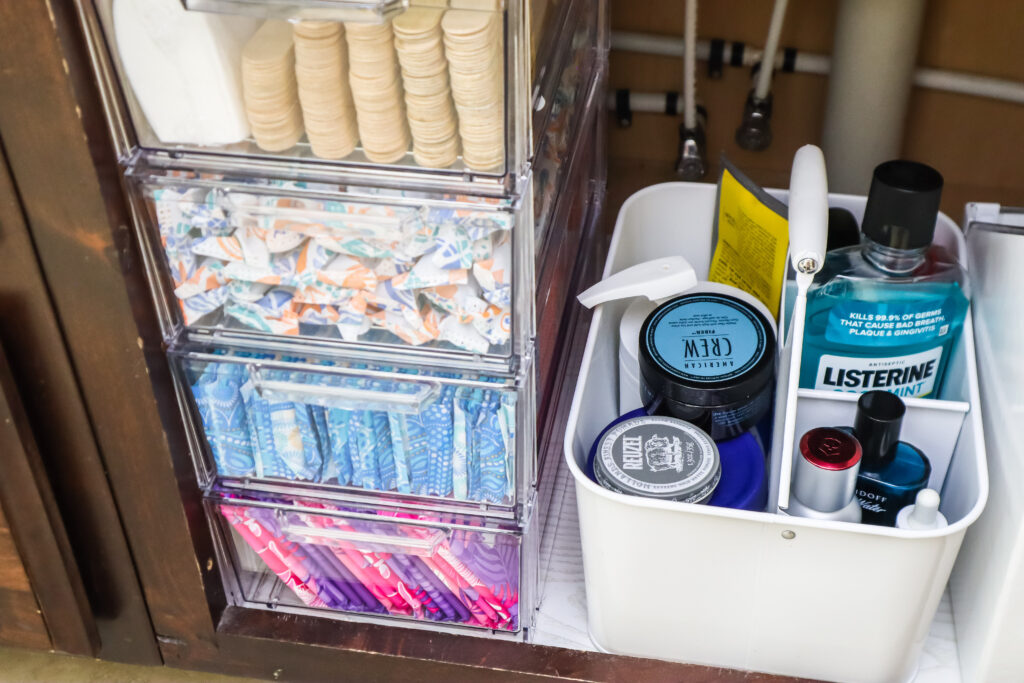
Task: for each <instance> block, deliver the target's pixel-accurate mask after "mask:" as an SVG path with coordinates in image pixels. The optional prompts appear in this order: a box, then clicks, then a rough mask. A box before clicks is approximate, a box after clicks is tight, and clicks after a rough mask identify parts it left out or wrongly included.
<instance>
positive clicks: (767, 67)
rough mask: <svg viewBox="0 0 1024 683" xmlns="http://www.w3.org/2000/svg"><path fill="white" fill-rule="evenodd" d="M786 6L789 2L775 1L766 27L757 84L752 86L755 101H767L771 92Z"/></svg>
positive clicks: (784, 0)
mask: <svg viewBox="0 0 1024 683" xmlns="http://www.w3.org/2000/svg"><path fill="white" fill-rule="evenodd" d="M788 4H789V0H775V7H774V9H772V19H771V23H770V24H769V26H768V37H767V38H766V39H765V41H764V55H763V58H762V61H761V69H760V70H759V71H758V72H757V84H756V85H755V86H754V99H755V100H764V99H767V98H768V94H769V93H770V92H771V91H772V71H774V68H775V55H776V53H777V52H778V50H779V36H780V35H781V34H782V24H783V22H784V21H785V19H786V7H787V5H788Z"/></svg>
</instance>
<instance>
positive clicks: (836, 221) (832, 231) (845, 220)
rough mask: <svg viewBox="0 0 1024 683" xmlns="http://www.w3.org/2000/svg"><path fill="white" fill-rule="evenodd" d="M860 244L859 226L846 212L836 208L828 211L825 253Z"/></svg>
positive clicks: (851, 215)
mask: <svg viewBox="0 0 1024 683" xmlns="http://www.w3.org/2000/svg"><path fill="white" fill-rule="evenodd" d="M858 244H860V226H858V225H857V219H856V218H855V217H854V215H853V214H852V213H850V212H849V211H848V210H846V209H843V208H841V207H838V206H833V207H830V208H829V210H828V244H827V245H826V247H825V251H832V250H833V249H840V248H842V247H853V246H856V245H858Z"/></svg>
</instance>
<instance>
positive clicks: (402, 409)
mask: <svg viewBox="0 0 1024 683" xmlns="http://www.w3.org/2000/svg"><path fill="white" fill-rule="evenodd" d="M249 376H250V378H251V379H252V384H253V387H254V388H255V390H256V393H257V394H258V395H259V397H260V398H263V399H266V400H269V401H295V402H297V403H311V404H313V405H319V406H324V407H327V408H341V409H344V410H383V411H387V412H393V413H405V414H419V413H421V412H423V411H424V410H426V408H427V406H429V405H430V404H431V403H432V402H433V401H434V399H435V398H436V397H437V396H438V395H439V394H440V393H441V385H440V384H438V383H437V382H406V381H403V382H402V384H404V385H407V386H410V387H414V388H415V391H413V392H408V393H407V392H399V391H381V390H378V389H358V388H355V387H343V386H331V385H327V384H307V383H304V382H288V381H278V380H271V379H267V378H266V377H264V376H263V373H262V370H261V369H260V368H258V367H255V366H250V368H249Z"/></svg>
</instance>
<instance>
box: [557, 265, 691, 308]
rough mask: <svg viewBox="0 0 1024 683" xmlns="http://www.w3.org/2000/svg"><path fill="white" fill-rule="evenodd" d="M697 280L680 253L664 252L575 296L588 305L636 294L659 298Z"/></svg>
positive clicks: (592, 305)
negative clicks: (664, 253) (656, 257)
mask: <svg viewBox="0 0 1024 683" xmlns="http://www.w3.org/2000/svg"><path fill="white" fill-rule="evenodd" d="M696 284H697V273H696V272H694V270H693V266H691V265H690V262H689V261H687V260H686V259H685V258H683V257H682V256H665V257H663V258H659V259H654V260H653V261H644V262H643V263H638V264H636V265H635V266H630V267H629V268H625V269H623V270H620V271H619V272H617V273H614V274H613V275H609V276H608V277H606V278H605V279H603V280H601V281H600V282H598V283H597V284H595V285H594V286H593V287H590V288H589V289H587V290H586V291H584V292H583V293H581V294H580V295H579V296H578V297H576V298H577V299H579V302H580V303H581V304H583V305H584V306H586V307H587V308H593V307H594V306H597V305H598V304H603V303H605V302H608V301H616V300H618V299H629V298H631V297H637V296H645V297H647V298H648V299H650V300H651V301H659V300H661V299H667V298H669V297H672V296H676V295H678V294H682V293H683V292H685V291H687V290H689V289H692V288H693V287H694V286H696Z"/></svg>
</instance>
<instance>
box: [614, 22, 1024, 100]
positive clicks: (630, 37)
mask: <svg viewBox="0 0 1024 683" xmlns="http://www.w3.org/2000/svg"><path fill="white" fill-rule="evenodd" d="M739 45H740V43H728V42H727V43H726V44H725V54H724V58H723V59H724V62H725V63H726V64H731V63H732V57H733V54H734V50H735V51H737V52H738V46H739ZM612 49H614V50H620V51H626V52H639V53H642V54H652V55H661V56H665V57H679V58H682V56H683V45H682V43H681V42H680V40H679V38H678V37H671V36H669V37H666V36H656V35H650V34H644V33H631V32H624V31H614V32H612ZM710 52H711V43H710V41H706V40H698V41H697V59H698V60H702V61H707V59H708V56H709V55H710ZM762 54H763V53H762V51H761V49H760V48H757V47H751V46H745V47H744V48H743V53H742V58H741V61H742V63H743V66H752V65H753V64H756V63H757V62H759V61H760V60H761V55H762ZM785 58H786V55H785V54H776V56H775V69H776V70H782V68H783V64H784V61H785ZM831 64H832V60H831V58H830V57H829V56H828V55H822V54H815V53H811V52H796V53H795V55H794V57H793V65H792V69H791V70H792V71H796V72H799V73H809V74H818V75H821V76H826V75H828V73H829V70H830V69H831ZM913 84H914V85H915V86H917V87H920V88H927V89H929V90H942V91H945V92H952V93H958V94H961V95H973V96H975V97H986V98H989V99H995V100H1005V101H1007V102H1014V103H1016V104H1024V83H1022V82H1019V81H1010V80H1006V79H1002V78H992V77H989V76H978V75H975V74H968V73H963V72H959V71H947V70H944V69H926V68H919V69H917V70H915V71H914V79H913ZM647 94H648V93H633V96H643V97H646V95H647ZM650 95H651V97H661V98H662V101H664V94H657V95H655V94H650ZM634 109H635V110H636V111H647V110H645V109H640V108H638V107H635V108H634ZM657 111H663V108H662V109H658V110H657Z"/></svg>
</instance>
